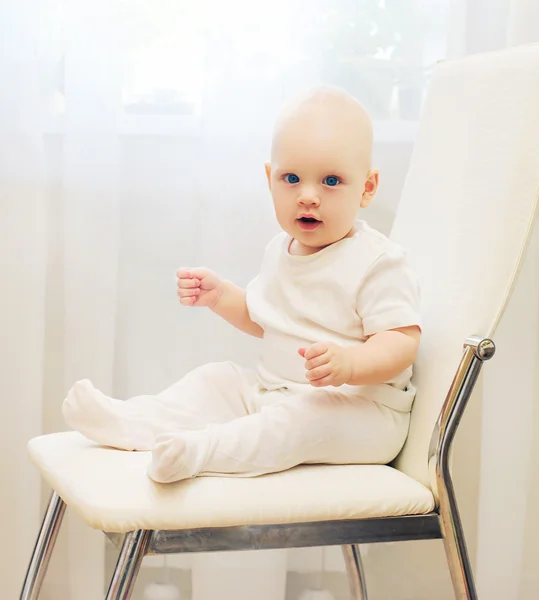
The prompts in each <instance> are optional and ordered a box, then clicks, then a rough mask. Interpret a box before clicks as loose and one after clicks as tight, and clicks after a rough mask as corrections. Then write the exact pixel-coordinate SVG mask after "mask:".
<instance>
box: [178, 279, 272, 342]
mask: <svg viewBox="0 0 539 600" xmlns="http://www.w3.org/2000/svg"><path fill="white" fill-rule="evenodd" d="M176 275H177V277H178V297H179V298H180V302H181V303H182V304H183V305H184V306H206V307H208V308H210V309H211V310H212V311H213V312H214V313H215V314H217V315H219V316H220V317H222V318H223V319H225V321H228V322H229V323H230V324H231V325H233V326H234V327H236V328H237V329H239V330H240V331H243V332H245V333H248V334H249V335H253V336H255V337H259V338H261V337H263V336H264V330H263V329H262V327H260V325H257V324H256V323H255V322H254V321H252V320H251V318H250V316H249V311H248V310H247V303H246V300H245V290H242V289H241V288H240V287H238V286H237V285H234V284H233V283H232V282H230V281H225V280H224V279H221V278H220V277H219V276H218V275H217V274H216V273H214V272H213V271H210V270H209V269H204V268H196V269H180V270H179V271H178V272H177V274H176Z"/></svg>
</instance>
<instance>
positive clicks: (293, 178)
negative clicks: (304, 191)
mask: <svg viewBox="0 0 539 600" xmlns="http://www.w3.org/2000/svg"><path fill="white" fill-rule="evenodd" d="M284 180H285V181H286V182H287V183H299V177H298V176H297V175H295V174H294V173H288V174H287V175H285V176H284Z"/></svg>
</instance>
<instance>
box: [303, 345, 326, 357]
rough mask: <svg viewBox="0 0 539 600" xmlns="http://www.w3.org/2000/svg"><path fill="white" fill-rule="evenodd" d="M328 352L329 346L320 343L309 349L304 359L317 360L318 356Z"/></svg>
mask: <svg viewBox="0 0 539 600" xmlns="http://www.w3.org/2000/svg"><path fill="white" fill-rule="evenodd" d="M327 351H328V345H327V344H325V343H324V342H318V343H316V344H313V345H312V346H309V347H308V348H307V350H306V352H305V354H304V355H303V358H305V360H311V359H313V358H316V357H317V356H321V355H322V354H325V353H326V352H327Z"/></svg>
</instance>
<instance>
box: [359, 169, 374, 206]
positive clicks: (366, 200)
mask: <svg viewBox="0 0 539 600" xmlns="http://www.w3.org/2000/svg"><path fill="white" fill-rule="evenodd" d="M377 189H378V171H376V170H372V171H370V172H369V174H368V175H367V179H366V181H365V189H364V190H363V196H362V197H361V203H360V206H361V208H367V206H369V204H370V203H371V201H372V199H373V198H374V196H375V194H376V190H377Z"/></svg>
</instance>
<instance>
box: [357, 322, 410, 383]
mask: <svg viewBox="0 0 539 600" xmlns="http://www.w3.org/2000/svg"><path fill="white" fill-rule="evenodd" d="M420 337H421V331H420V329H419V327H417V326H413V327H402V328H400V329H392V330H390V331H381V332H380V333H377V334H375V335H372V336H371V337H370V338H369V339H368V340H367V341H366V342H365V343H364V344H362V345H361V346H354V347H352V348H347V349H346V350H347V352H348V354H349V356H350V358H351V364H352V376H351V377H350V380H349V381H348V383H349V384H350V385H373V384H378V383H384V382H385V381H388V380H390V379H393V378H394V377H396V376H397V375H398V374H399V373H402V371H404V370H405V369H407V368H408V367H409V366H410V365H412V364H413V363H414V361H415V357H416V354H417V348H418V346H419V339H420Z"/></svg>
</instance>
